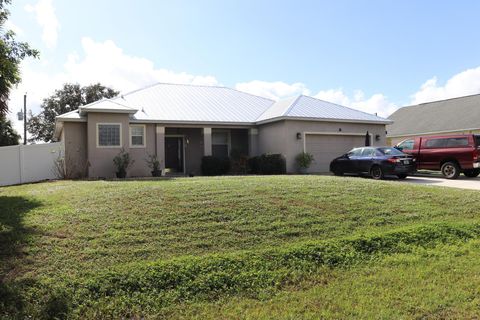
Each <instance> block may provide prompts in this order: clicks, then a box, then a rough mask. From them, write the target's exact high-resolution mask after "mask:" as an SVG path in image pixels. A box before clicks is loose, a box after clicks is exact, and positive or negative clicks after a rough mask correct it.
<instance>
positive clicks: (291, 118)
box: [255, 116, 393, 125]
mask: <svg viewBox="0 0 480 320" xmlns="http://www.w3.org/2000/svg"><path fill="white" fill-rule="evenodd" d="M282 120H299V121H319V122H342V123H370V124H385V125H387V124H392V123H393V121H392V120H387V119H385V120H360V119H358V120H357V119H334V118H312V117H286V116H280V117H275V118H270V119H265V120H261V121H257V122H256V123H255V124H257V125H260V124H266V123H270V122H276V121H282Z"/></svg>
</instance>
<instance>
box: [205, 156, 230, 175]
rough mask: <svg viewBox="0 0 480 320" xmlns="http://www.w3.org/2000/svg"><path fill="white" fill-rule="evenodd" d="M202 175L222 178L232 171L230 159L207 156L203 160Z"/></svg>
mask: <svg viewBox="0 0 480 320" xmlns="http://www.w3.org/2000/svg"><path fill="white" fill-rule="evenodd" d="M201 169H202V175H204V176H221V175H224V174H227V173H228V172H229V171H230V159H229V158H217V157H214V156H205V157H203V158H202V164H201Z"/></svg>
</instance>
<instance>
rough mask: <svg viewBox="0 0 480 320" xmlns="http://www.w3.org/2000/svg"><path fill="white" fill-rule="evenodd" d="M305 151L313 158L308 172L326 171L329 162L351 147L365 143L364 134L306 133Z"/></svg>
mask: <svg viewBox="0 0 480 320" xmlns="http://www.w3.org/2000/svg"><path fill="white" fill-rule="evenodd" d="M305 139H306V141H305V147H306V151H307V152H309V153H311V154H312V155H313V157H314V158H315V161H314V162H313V163H312V165H311V167H310V168H309V170H308V171H309V172H328V171H329V167H330V162H331V161H332V160H333V159H335V158H336V157H339V156H341V155H342V154H344V153H346V152H347V151H350V150H351V149H352V148H355V147H361V146H364V145H365V136H363V135H362V136H347V135H313V134H307V135H306V138H305Z"/></svg>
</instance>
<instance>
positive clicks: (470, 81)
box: [412, 67, 480, 104]
mask: <svg viewBox="0 0 480 320" xmlns="http://www.w3.org/2000/svg"><path fill="white" fill-rule="evenodd" d="M477 93H480V67H477V68H474V69H468V70H465V71H463V72H460V73H458V74H456V75H454V76H453V77H451V78H450V79H449V80H448V81H447V82H446V83H445V85H443V86H442V85H439V84H438V80H437V78H436V77H433V78H431V79H429V80H427V81H426V82H425V83H424V84H423V85H422V86H421V88H420V90H419V91H418V92H416V93H415V94H413V95H412V104H418V103H422V102H428V101H435V100H443V99H448V98H454V97H460V96H465V95H471V94H477Z"/></svg>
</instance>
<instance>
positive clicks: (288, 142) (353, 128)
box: [259, 120, 386, 172]
mask: <svg viewBox="0 0 480 320" xmlns="http://www.w3.org/2000/svg"><path fill="white" fill-rule="evenodd" d="M339 129H341V131H339ZM367 131H368V132H369V133H370V134H371V135H372V136H373V137H375V136H376V135H379V136H380V140H378V141H376V140H375V138H373V145H385V144H386V136H385V125H379V124H363V123H341V122H320V121H299V120H285V121H279V122H274V123H269V124H265V125H261V126H260V127H259V153H281V154H283V155H284V156H285V158H286V161H287V172H295V171H296V169H297V168H296V164H295V157H296V156H297V154H299V153H300V152H302V151H303V143H304V141H303V136H304V132H342V133H366V132H367ZM297 133H300V134H301V136H302V139H297Z"/></svg>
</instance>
